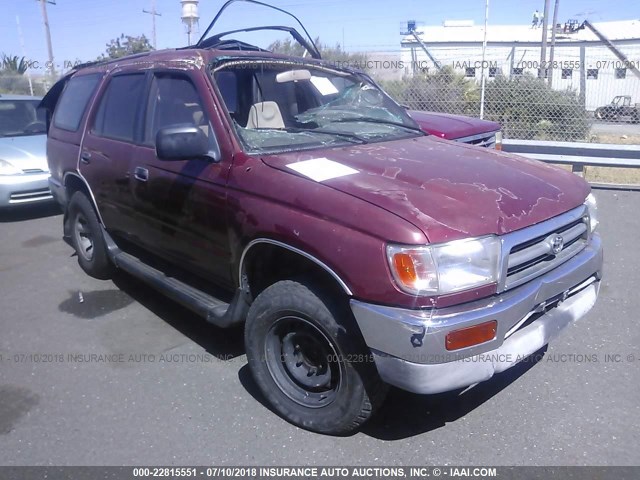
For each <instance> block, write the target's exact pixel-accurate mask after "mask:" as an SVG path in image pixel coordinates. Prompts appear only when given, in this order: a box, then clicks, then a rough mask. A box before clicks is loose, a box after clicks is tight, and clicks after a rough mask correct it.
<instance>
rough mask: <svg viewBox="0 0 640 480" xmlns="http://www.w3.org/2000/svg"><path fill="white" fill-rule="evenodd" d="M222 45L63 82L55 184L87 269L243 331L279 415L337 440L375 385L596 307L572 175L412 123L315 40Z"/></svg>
mask: <svg viewBox="0 0 640 480" xmlns="http://www.w3.org/2000/svg"><path fill="white" fill-rule="evenodd" d="M272 28H284V27H272ZM291 32H293V33H292V34H293V35H294V36H295V35H298V34H297V32H296V31H295V30H293V31H291ZM291 32H290V33H291ZM298 36H299V35H298ZM222 37H223V35H215V36H207V33H205V35H204V36H203V39H202V40H201V41H200V42H199V43H198V44H197V45H195V46H193V47H190V48H185V49H176V50H164V51H159V52H154V53H147V54H141V55H137V56H132V57H128V58H123V59H118V60H115V61H111V62H106V63H100V64H96V65H90V66H86V67H84V68H79V69H77V70H75V71H73V72H72V73H70V74H69V75H67V76H66V77H65V78H64V79H63V80H61V81H60V82H59V83H58V84H56V85H55V86H54V87H53V88H52V90H51V91H50V92H49V94H48V95H47V97H45V99H44V100H43V106H44V107H46V108H47V109H48V111H49V113H50V115H49V119H48V124H49V125H48V127H49V128H48V145H47V155H48V161H49V167H50V171H51V179H50V186H51V190H52V192H53V194H54V196H55V198H56V199H57V200H58V201H59V203H60V204H61V205H62V206H63V207H64V211H65V215H64V235H65V238H67V239H68V240H69V242H70V243H71V245H72V246H73V247H74V249H75V251H76V252H77V256H78V262H79V264H80V266H81V267H82V269H83V270H84V271H85V272H86V273H87V274H89V275H91V276H94V277H96V278H101V279H106V278H109V277H110V276H111V275H112V274H113V272H114V270H115V269H121V270H124V271H126V272H128V273H129V274H132V275H134V276H136V277H138V278H140V279H142V280H144V281H146V282H148V283H149V284H150V285H152V286H153V287H154V288H156V289H157V290H158V291H159V292H160V293H161V294H164V295H167V296H168V297H170V298H172V299H174V300H175V301H177V302H180V303H182V304H184V305H186V306H187V307H189V308H190V309H191V310H192V311H194V312H195V313H197V314H199V315H201V316H202V317H204V318H205V319H206V320H207V321H209V322H211V323H213V324H215V325H218V326H220V327H229V326H232V325H238V324H244V332H245V345H246V353H247V359H248V362H249V365H250V368H251V371H252V373H253V376H254V378H255V381H256V383H257V385H258V386H259V388H260V390H261V391H262V393H263V394H264V396H265V397H266V399H267V400H268V402H269V403H270V404H271V406H272V407H273V408H274V410H275V411H277V412H278V413H279V414H280V415H282V416H283V417H284V418H286V419H287V420H288V421H290V422H292V423H294V424H296V425H299V426H301V427H303V428H306V429H309V430H313V431H317V432H323V433H331V434H342V433H346V432H349V431H352V430H354V429H356V428H357V427H359V426H360V425H361V424H362V423H363V422H365V421H366V420H367V419H368V418H369V417H370V416H371V415H372V413H373V412H374V411H375V409H376V407H377V406H379V405H380V404H381V402H382V401H383V398H384V394H385V392H386V386H387V385H394V386H396V387H399V388H402V389H405V390H408V391H411V392H416V393H420V394H432V393H437V392H444V391H449V390H455V389H460V388H464V387H467V386H469V385H472V384H475V383H478V382H481V381H484V380H488V379H489V378H491V377H492V376H493V375H494V374H496V373H498V372H501V371H503V370H506V369H508V368H510V367H511V366H513V365H514V364H516V363H517V362H519V361H521V360H522V359H523V358H525V357H527V356H528V355H530V354H532V353H534V352H536V351H538V350H539V349H540V348H542V347H543V346H544V345H546V344H547V343H548V342H549V341H550V340H551V339H552V338H554V337H555V336H556V335H557V334H558V333H559V332H560V331H561V330H563V329H564V328H565V327H566V326H567V325H569V324H570V323H571V322H572V321H574V320H576V319H578V318H580V317H582V316H583V315H584V314H585V313H587V311H589V309H591V307H592V306H593V305H594V303H595V301H596V296H597V293H598V289H599V285H600V278H601V272H602V258H603V257H602V248H601V242H600V237H599V235H598V233H597V230H596V229H597V225H598V220H597V211H596V204H595V200H594V197H593V196H592V195H591V194H590V188H589V185H588V184H587V183H586V182H585V181H584V180H583V179H581V178H579V177H578V176H576V175H573V174H572V173H570V172H565V171H563V170H560V169H557V168H554V167H552V166H549V165H545V164H542V163H539V162H537V161H533V160H528V159H524V158H519V157H515V156H512V155H507V154H504V153H501V152H498V151H496V150H492V149H486V148H480V147H475V146H470V145H465V144H460V143H452V142H448V141H446V140H443V139H439V138H435V137H433V136H429V135H426V134H425V133H424V132H423V131H421V129H420V128H419V126H418V125H417V124H416V122H415V121H414V120H413V119H412V118H411V117H410V116H409V115H408V114H407V112H406V110H405V109H403V108H402V107H401V106H399V105H398V104H396V103H395V102H394V101H393V100H391V98H390V97H389V96H388V95H387V94H385V92H384V91H382V90H381V89H380V88H379V87H378V86H377V85H376V84H375V83H374V82H373V81H372V80H371V79H370V78H369V77H368V76H366V75H365V74H363V73H359V72H357V71H352V70H348V69H341V68H336V67H335V66H333V65H331V64H329V63H325V62H323V61H322V60H320V59H319V58H318V57H319V54H318V52H317V51H314V47H313V44H312V42H308V41H306V40H305V41H306V42H307V43H306V46H307V50H308V51H309V52H311V55H310V56H307V57H305V58H297V57H287V56H283V55H277V54H274V53H270V52H265V51H263V50H261V49H259V48H254V47H252V46H251V45H247V44H244V43H242V42H238V41H235V40H225V39H224V38H222Z"/></svg>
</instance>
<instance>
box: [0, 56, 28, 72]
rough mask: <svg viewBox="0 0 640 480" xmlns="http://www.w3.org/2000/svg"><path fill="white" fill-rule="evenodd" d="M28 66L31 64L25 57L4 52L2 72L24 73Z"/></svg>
mask: <svg viewBox="0 0 640 480" xmlns="http://www.w3.org/2000/svg"><path fill="white" fill-rule="evenodd" d="M27 68H29V65H28V63H27V59H26V58H25V57H22V58H20V57H18V56H17V55H13V56H11V55H7V54H6V53H3V54H2V73H6V74H14V75H15V74H18V75H24V74H25V72H26V71H27Z"/></svg>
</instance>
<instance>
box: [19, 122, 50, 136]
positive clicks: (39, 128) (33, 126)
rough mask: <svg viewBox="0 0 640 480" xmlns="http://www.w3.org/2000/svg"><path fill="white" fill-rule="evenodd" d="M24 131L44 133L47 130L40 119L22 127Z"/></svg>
mask: <svg viewBox="0 0 640 480" xmlns="http://www.w3.org/2000/svg"><path fill="white" fill-rule="evenodd" d="M23 130H24V133H45V132H46V131H47V125H46V124H45V123H44V122H41V121H40V120H36V121H35V122H31V123H29V124H27V125H26V126H25V127H24V129H23Z"/></svg>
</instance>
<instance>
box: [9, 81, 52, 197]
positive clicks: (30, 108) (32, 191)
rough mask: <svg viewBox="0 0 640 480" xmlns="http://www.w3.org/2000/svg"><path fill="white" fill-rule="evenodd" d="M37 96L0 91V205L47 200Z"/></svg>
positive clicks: (43, 130)
mask: <svg viewBox="0 0 640 480" xmlns="http://www.w3.org/2000/svg"><path fill="white" fill-rule="evenodd" d="M40 100H41V98H40V97H30V96H26V95H4V94H1V95H0V208H4V207H13V206H16V205H21V204H33V203H42V202H51V201H52V199H53V197H52V195H51V191H50V190H49V184H48V179H49V167H48V166H47V155H46V145H47V134H46V124H45V119H44V113H43V112H38V104H39V103H40Z"/></svg>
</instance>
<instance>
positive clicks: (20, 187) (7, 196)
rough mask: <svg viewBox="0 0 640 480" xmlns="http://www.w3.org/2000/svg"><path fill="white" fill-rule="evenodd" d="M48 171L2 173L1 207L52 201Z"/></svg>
mask: <svg viewBox="0 0 640 480" xmlns="http://www.w3.org/2000/svg"><path fill="white" fill-rule="evenodd" d="M48 179H49V174H48V173H23V174H20V175H0V207H13V206H16V205H25V204H34V203H43V202H50V201H51V200H52V198H53V197H52V195H51V191H50V190H49V182H48Z"/></svg>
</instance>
